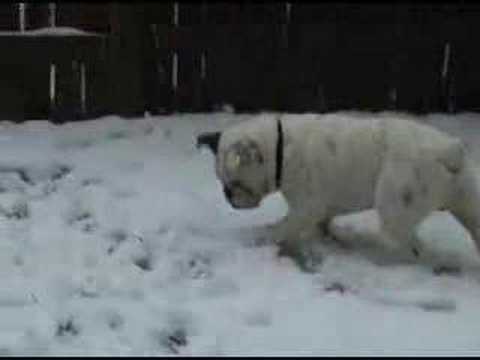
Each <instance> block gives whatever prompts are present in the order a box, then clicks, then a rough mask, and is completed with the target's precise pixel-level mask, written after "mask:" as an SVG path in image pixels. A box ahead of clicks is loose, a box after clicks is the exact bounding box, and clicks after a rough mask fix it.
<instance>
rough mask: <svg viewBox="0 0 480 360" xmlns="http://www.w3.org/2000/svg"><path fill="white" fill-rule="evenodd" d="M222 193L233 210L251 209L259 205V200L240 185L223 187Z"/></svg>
mask: <svg viewBox="0 0 480 360" xmlns="http://www.w3.org/2000/svg"><path fill="white" fill-rule="evenodd" d="M223 193H224V194H225V197H226V198H227V200H228V202H229V203H230V205H232V207H233V208H234V209H251V208H255V207H258V205H259V199H257V197H256V196H255V195H254V194H253V192H251V191H250V190H248V189H246V188H245V187H243V186H241V185H236V186H231V187H229V186H224V187H223Z"/></svg>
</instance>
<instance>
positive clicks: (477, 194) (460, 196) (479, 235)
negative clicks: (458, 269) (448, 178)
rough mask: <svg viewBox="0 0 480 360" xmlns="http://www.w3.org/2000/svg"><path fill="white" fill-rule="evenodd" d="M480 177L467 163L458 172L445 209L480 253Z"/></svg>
mask: <svg viewBox="0 0 480 360" xmlns="http://www.w3.org/2000/svg"><path fill="white" fill-rule="evenodd" d="M479 180H480V178H478V175H477V174H476V169H475V168H474V167H473V166H472V165H471V164H469V166H465V167H464V168H463V169H462V172H461V173H460V174H458V179H456V182H455V187H456V189H455V190H456V191H455V192H454V196H452V199H451V201H450V204H449V206H448V207H447V210H449V211H450V212H451V213H452V215H453V216H454V217H455V218H456V219H457V220H458V221H459V222H460V223H461V224H462V225H463V226H464V227H465V228H466V229H467V230H468V231H469V232H470V235H471V237H472V239H473V241H474V242H475V244H476V247H477V249H478V251H479V254H480V184H479Z"/></svg>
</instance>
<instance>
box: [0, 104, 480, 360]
mask: <svg viewBox="0 0 480 360" xmlns="http://www.w3.org/2000/svg"><path fill="white" fill-rule="evenodd" d="M350 115H351V116H356V117H365V116H393V114H391V113H382V114H377V115H372V114H365V113H350ZM306 116H308V115H306ZM395 116H404V115H400V114H395ZM249 117H250V115H233V114H229V113H215V114H209V115H205V114H200V115H176V116H165V117H152V118H150V117H146V118H139V119H134V120H128V121H127V120H123V119H120V118H118V117H113V116H112V117H105V118H102V119H98V120H94V121H88V122H79V123H69V124H66V125H62V126H55V125H52V124H49V123H47V122H45V121H35V122H28V123H25V124H20V125H15V124H12V123H8V122H2V123H0V272H1V275H2V276H1V278H2V286H1V287H0V319H1V321H0V354H4V355H8V354H10V355H11V354H15V355H28V354H30V355H33V354H34V355H47V354H53V355H114V354H116V355H168V354H181V355H327V354H335V355H348V354H350V355H356V354H358V355H366V354H371V355H384V354H388V355H393V354H409V355H435V354H437V355H439V354H442V355H445V354H449V355H451V354H461V355H468V354H476V355H479V354H480V335H479V334H480V276H479V275H480V270H478V264H479V263H480V261H479V258H478V257H477V254H476V251H475V247H474V245H473V243H472V241H471V239H470V238H469V235H468V234H466V232H465V231H464V230H463V229H462V228H461V227H460V226H459V225H458V223H456V222H455V221H454V220H453V218H451V217H450V216H449V215H448V214H446V213H437V214H435V215H434V216H432V217H431V218H430V219H429V220H428V221H427V222H426V223H425V224H424V225H423V226H422V228H421V231H420V233H421V234H420V235H421V237H422V240H423V241H424V242H425V244H426V246H427V248H429V249H430V250H432V253H434V254H437V255H438V257H437V258H436V259H442V260H438V261H440V262H452V263H460V264H462V265H464V269H463V270H462V272H460V273H457V274H441V275H438V274H434V273H433V271H432V266H431V265H429V264H411V263H410V264H408V263H401V262H389V261H386V260H385V259H383V260H382V258H381V257H375V256H370V255H372V252H371V251H370V252H369V251H363V250H362V249H363V246H360V248H358V249H357V248H354V249H351V250H341V249H337V250H335V249H333V250H332V251H331V253H329V254H326V255H325V258H324V261H323V263H322V264H321V265H320V266H319V267H318V269H317V271H316V272H313V273H307V272H302V271H301V270H299V268H298V267H297V266H296V265H295V264H294V263H293V261H292V260H290V259H288V258H285V257H282V258H279V257H277V256H276V251H277V249H276V248H275V246H274V245H269V244H263V245H261V244H256V243H255V241H254V233H253V231H252V230H251V229H252V227H253V226H255V225H260V224H266V223H270V222H272V221H275V220H277V219H279V218H280V217H281V216H283V215H284V214H285V212H286V210H287V209H286V204H285V203H284V201H283V199H282V197H281V196H280V195H278V194H276V195H272V196H271V197H269V198H268V199H266V200H265V202H264V203H263V205H262V207H260V208H258V209H255V210H248V211H245V210H244V211H235V210H233V209H232V208H231V207H230V206H229V205H228V204H227V202H226V201H225V200H224V198H223V194H222V191H221V187H220V184H219V182H218V181H217V180H216V178H215V173H214V167H213V166H214V159H213V156H212V155H211V154H210V153H209V152H208V150H206V149H204V150H197V149H196V148H195V136H196V135H197V134H198V133H200V132H201V131H211V130H213V129H222V128H224V127H226V126H229V125H230V124H233V123H235V122H237V121H243V120H244V119H247V118H249ZM418 119H419V121H425V122H428V123H432V124H433V125H435V126H439V127H441V128H443V129H445V130H447V131H449V132H451V133H454V134H457V135H460V136H462V137H463V138H464V139H465V141H466V142H467V143H468V144H469V145H470V146H471V148H472V151H473V153H474V154H475V156H476V157H477V159H479V162H480V114H477V115H475V114H462V115H456V116H445V115H430V116H427V117H421V118H418ZM337 224H338V225H339V226H345V227H346V228H350V227H353V229H354V230H355V229H356V230H355V231H357V230H358V231H361V230H362V227H363V228H365V229H364V230H368V229H367V228H370V230H371V228H372V226H375V216H374V214H373V213H372V212H365V213H362V214H357V215H352V216H349V217H344V218H342V219H337Z"/></svg>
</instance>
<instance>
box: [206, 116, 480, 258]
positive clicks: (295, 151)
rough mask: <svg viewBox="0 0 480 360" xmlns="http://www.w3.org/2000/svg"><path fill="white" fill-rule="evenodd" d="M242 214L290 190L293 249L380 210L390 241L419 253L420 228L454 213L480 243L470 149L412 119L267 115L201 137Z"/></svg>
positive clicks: (283, 231)
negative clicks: (338, 223) (354, 215)
mask: <svg viewBox="0 0 480 360" xmlns="http://www.w3.org/2000/svg"><path fill="white" fill-rule="evenodd" d="M197 141H198V142H197V144H198V146H201V145H208V146H209V147H210V148H211V149H212V151H213V152H214V153H215V154H216V173H217V177H218V178H219V179H220V181H221V182H222V184H223V188H224V193H225V195H226V198H227V199H228V201H229V202H230V204H231V205H232V206H233V207H234V208H239V209H241V208H254V207H257V206H259V204H260V202H261V201H262V199H263V198H264V197H265V196H266V195H268V194H270V193H273V192H276V191H281V192H282V193H283V195H284V197H285V199H286V201H287V203H288V206H289V213H288V215H287V216H286V218H285V219H283V220H282V221H281V222H280V223H279V224H277V225H276V226H275V228H274V229H275V235H273V236H274V237H276V238H277V239H278V238H279V239H281V241H283V242H284V243H285V244H287V245H288V246H291V245H296V244H300V243H302V239H308V238H311V236H310V235H311V234H312V231H318V230H319V229H320V230H323V232H324V234H323V235H327V232H328V229H329V223H330V220H331V219H332V218H333V217H335V216H337V215H342V214H347V213H350V212H356V211H360V210H366V209H371V208H375V209H376V210H377V211H378V215H379V219H380V224H381V234H382V237H383V238H385V239H386V240H387V241H388V240H389V241H390V242H391V243H393V244H397V245H396V246H400V247H401V248H403V249H405V250H407V251H408V252H410V253H413V254H414V255H415V256H418V255H419V254H420V252H421V249H420V248H419V244H418V241H417V239H416V231H415V230H416V227H417V225H419V224H420V223H421V222H422V220H424V219H425V218H426V217H427V216H428V215H429V214H430V213H431V212H432V211H434V210H449V211H450V212H451V213H452V214H453V215H454V216H455V217H456V219H458V220H459V222H460V223H461V224H463V225H464V226H465V228H466V229H467V230H469V232H470V234H471V236H472V238H473V239H474V240H475V242H476V245H477V247H478V246H480V189H479V187H478V184H477V179H476V174H475V171H474V167H473V163H472V160H471V159H470V158H469V157H468V156H467V153H466V151H465V148H464V146H463V144H462V142H461V141H460V140H459V139H457V138H453V137H451V136H449V135H447V134H444V133H442V132H440V131H438V130H436V129H434V128H432V127H429V126H426V125H422V124H419V123H416V122H414V121H410V120H404V119H393V118H389V119H353V118H348V117H344V116H340V115H335V114H332V115H318V116H309V115H303V116H296V118H294V116H289V117H288V118H286V117H284V118H281V117H280V116H275V115H262V116H259V117H258V118H255V119H252V120H249V121H246V122H243V123H240V124H238V125H236V126H233V127H231V128H229V129H227V130H226V131H224V132H222V133H219V132H217V133H205V134H201V135H200V136H199V137H198V140H197Z"/></svg>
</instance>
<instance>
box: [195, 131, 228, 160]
mask: <svg viewBox="0 0 480 360" xmlns="http://www.w3.org/2000/svg"><path fill="white" fill-rule="evenodd" d="M221 135H222V133H221V132H219V131H215V132H208V133H203V134H200V135H198V136H197V148H200V147H202V146H204V145H206V146H208V147H209V148H210V150H212V152H213V153H214V154H215V155H217V152H218V143H219V142H220V136H221Z"/></svg>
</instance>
